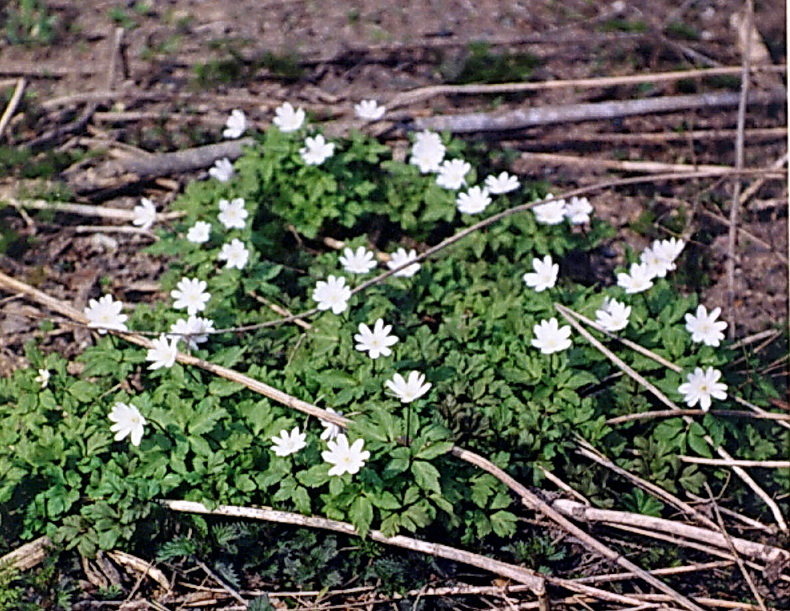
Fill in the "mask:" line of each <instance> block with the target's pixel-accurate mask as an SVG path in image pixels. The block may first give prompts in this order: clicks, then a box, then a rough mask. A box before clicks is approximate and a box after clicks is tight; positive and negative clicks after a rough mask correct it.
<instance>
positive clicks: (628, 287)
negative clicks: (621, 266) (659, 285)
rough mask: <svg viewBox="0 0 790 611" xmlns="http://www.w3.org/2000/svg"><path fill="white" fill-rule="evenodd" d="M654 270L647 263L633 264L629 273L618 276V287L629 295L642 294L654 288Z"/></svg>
mask: <svg viewBox="0 0 790 611" xmlns="http://www.w3.org/2000/svg"><path fill="white" fill-rule="evenodd" d="M654 277H655V276H654V275H653V270H652V269H651V268H650V267H649V266H648V265H647V264H645V263H632V264H631V267H630V268H629V270H628V273H627V274H626V273H622V272H621V273H619V274H617V285H618V286H621V287H623V288H624V289H625V292H626V293H628V294H629V295H633V294H635V293H641V292H642V291H646V290H647V289H649V288H650V287H651V286H653V278H654Z"/></svg>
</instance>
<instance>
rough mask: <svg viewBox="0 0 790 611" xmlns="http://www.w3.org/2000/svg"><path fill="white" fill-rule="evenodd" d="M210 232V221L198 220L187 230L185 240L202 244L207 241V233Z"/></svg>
mask: <svg viewBox="0 0 790 611" xmlns="http://www.w3.org/2000/svg"><path fill="white" fill-rule="evenodd" d="M210 234H211V223H207V222H206V221H198V222H197V223H195V224H194V225H192V227H190V228H189V231H187V240H189V241H190V242H192V243H193V244H203V243H204V242H208V238H209V235H210Z"/></svg>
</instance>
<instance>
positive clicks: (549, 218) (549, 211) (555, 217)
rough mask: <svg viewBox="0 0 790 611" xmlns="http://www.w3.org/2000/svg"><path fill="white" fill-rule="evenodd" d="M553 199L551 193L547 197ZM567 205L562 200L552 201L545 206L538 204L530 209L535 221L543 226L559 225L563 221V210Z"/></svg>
mask: <svg viewBox="0 0 790 611" xmlns="http://www.w3.org/2000/svg"><path fill="white" fill-rule="evenodd" d="M546 197H547V198H548V197H553V196H552V194H551V193H549V194H548V195H547V196H546ZM566 206H567V204H566V203H565V200H564V199H553V200H551V201H550V202H546V203H545V204H539V205H537V206H535V207H534V208H532V212H534V213H535V220H536V221H537V222H538V223H541V224H543V225H559V224H560V223H562V221H564V220H565V208H566Z"/></svg>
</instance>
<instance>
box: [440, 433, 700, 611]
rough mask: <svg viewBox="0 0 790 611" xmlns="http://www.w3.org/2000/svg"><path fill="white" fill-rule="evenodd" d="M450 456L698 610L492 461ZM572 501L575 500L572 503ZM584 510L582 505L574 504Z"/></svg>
mask: <svg viewBox="0 0 790 611" xmlns="http://www.w3.org/2000/svg"><path fill="white" fill-rule="evenodd" d="M451 452H452V454H453V456H456V457H457V458H460V459H461V460H463V461H465V462H468V463H469V464H472V465H475V466H476V467H479V468H480V469H482V470H483V471H486V472H488V473H490V474H491V475H493V476H494V477H496V478H497V479H498V480H499V481H501V482H502V483H503V484H505V485H506V486H507V487H508V488H510V489H511V490H512V491H513V492H515V493H516V494H517V495H518V496H519V497H521V500H522V502H523V503H524V504H525V505H526V506H527V507H529V508H530V509H532V510H533V511H535V512H539V513H542V514H543V515H545V516H546V517H547V518H549V519H550V520H552V521H553V522H555V523H556V524H557V525H558V526H560V527H561V528H562V529H563V530H565V531H566V532H567V533H568V534H570V535H571V536H572V537H575V538H576V539H578V540H579V541H580V542H581V544H582V545H584V546H585V547H586V548H587V549H589V550H590V551H593V552H595V553H598V554H600V555H602V556H603V557H604V558H606V559H608V560H610V561H612V562H615V563H616V564H617V565H619V566H620V567H622V568H624V569H625V570H627V571H629V572H633V573H635V574H636V575H638V576H639V578H640V579H641V580H642V581H645V582H647V583H649V584H650V585H652V586H653V587H655V588H656V589H658V590H660V591H662V592H664V593H666V594H669V595H670V596H672V597H673V599H674V600H675V602H676V603H677V604H679V605H681V606H683V607H685V608H686V609H694V610H695V611H697V610H699V609H700V607H699V606H698V605H696V604H695V603H693V602H692V601H691V600H689V599H688V598H686V597H685V596H683V595H682V594H680V593H679V592H676V591H675V590H674V589H673V588H671V587H670V586H668V585H667V584H665V583H664V582H663V581H661V580H660V579H658V578H656V577H654V576H653V575H651V574H650V573H648V572H647V571H645V570H644V569H642V568H640V567H638V566H637V565H635V564H634V563H633V562H631V561H630V560H628V559H627V558H624V557H623V556H621V555H620V554H619V553H617V552H616V551H614V550H613V549H611V548H609V547H607V546H606V545H604V544H603V543H601V542H600V541H598V540H597V539H595V538H594V537H592V536H590V535H589V534H587V533H586V532H584V531H583V530H582V529H580V528H579V527H578V526H576V525H575V524H574V523H573V522H571V521H570V520H568V519H567V518H566V517H565V516H563V515H562V514H561V513H560V512H559V511H557V510H556V509H554V508H553V507H552V506H551V505H549V504H548V503H546V502H545V501H544V500H543V499H541V498H540V497H538V496H537V495H535V494H533V493H532V492H530V491H529V490H528V489H527V488H526V487H525V486H523V485H522V484H520V483H519V482H517V481H516V480H515V479H514V478H512V477H511V476H510V475H508V474H507V473H506V472H505V471H503V470H502V469H500V468H499V467H497V466H496V465H495V464H494V463H492V462H491V461H489V460H487V459H485V458H483V457H482V456H480V455H478V454H475V453H474V452H470V451H469V450H465V449H463V448H459V447H457V446H456V447H454V448H453V449H452V450H451ZM571 502H574V503H575V501H571ZM576 504H577V505H580V506H582V507H584V505H582V504H581V503H576Z"/></svg>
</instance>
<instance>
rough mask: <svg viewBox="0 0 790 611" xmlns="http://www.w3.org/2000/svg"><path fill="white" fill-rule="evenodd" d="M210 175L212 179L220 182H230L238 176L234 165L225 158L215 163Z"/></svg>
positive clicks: (209, 172)
mask: <svg viewBox="0 0 790 611" xmlns="http://www.w3.org/2000/svg"><path fill="white" fill-rule="evenodd" d="M208 175H209V176H211V177H212V178H216V179H217V180H218V181H220V182H228V181H229V180H230V179H231V178H233V177H234V176H235V175H236V172H235V170H234V169H233V164H232V163H231V162H230V159H228V158H227V157H223V158H222V159H217V160H216V161H215V162H214V166H213V167H211V168H209V170H208Z"/></svg>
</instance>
